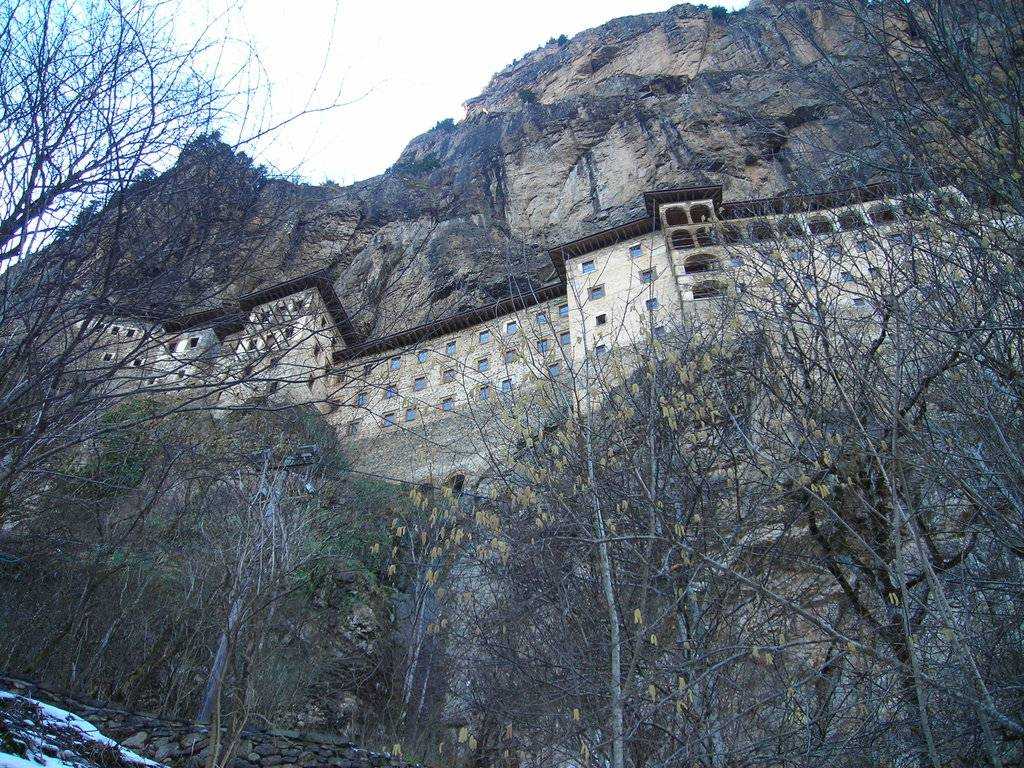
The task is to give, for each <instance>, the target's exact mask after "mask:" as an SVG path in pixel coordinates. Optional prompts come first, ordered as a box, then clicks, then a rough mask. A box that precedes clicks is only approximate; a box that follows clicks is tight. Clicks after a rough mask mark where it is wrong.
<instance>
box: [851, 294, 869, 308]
mask: <svg viewBox="0 0 1024 768" xmlns="http://www.w3.org/2000/svg"><path fill="white" fill-rule="evenodd" d="M865 304H867V302H866V301H865V300H864V297H863V296H858V297H857V298H855V299H854V300H853V306H855V307H863V306H864V305H865Z"/></svg>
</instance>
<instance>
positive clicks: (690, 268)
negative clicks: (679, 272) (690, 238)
mask: <svg viewBox="0 0 1024 768" xmlns="http://www.w3.org/2000/svg"><path fill="white" fill-rule="evenodd" d="M717 269H721V264H719V262H718V259H717V258H716V257H714V256H712V255H711V254H710V253H694V254H692V255H690V256H687V257H686V261H685V262H684V263H683V271H684V272H686V274H688V275H693V274H696V273H699V272H713V271H715V270H717Z"/></svg>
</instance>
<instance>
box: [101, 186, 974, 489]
mask: <svg viewBox="0 0 1024 768" xmlns="http://www.w3.org/2000/svg"><path fill="white" fill-rule="evenodd" d="M644 203H645V215H643V216H641V217H639V218H637V219H634V220H632V221H629V222H626V223H624V224H622V225H619V226H616V227H613V228H610V229H607V230H604V231H602V232H597V233H594V234H592V235H589V236H587V237H584V238H580V239H578V240H575V241H572V242H569V243H565V244H563V245H560V246H557V247H556V248H553V249H551V250H550V251H549V257H550V259H551V264H552V275H553V279H552V280H551V281H549V282H547V283H545V284H543V285H540V286H532V287H530V288H529V289H527V290H523V291H522V292H521V293H519V294H517V295H513V296H511V297H509V298H506V299H504V300H502V301H499V302H496V303H494V304H491V305H488V306H484V307H478V308H475V309H473V310H470V311H468V312H463V313H461V314H458V315H455V316H451V317H448V318H444V319H441V320H437V321H435V322H432V323H428V324H425V325H421V326H417V327H414V328H411V329H408V330H405V331H402V332H400V333H396V334H392V335H389V336H384V337H379V338H374V339H364V338H361V337H360V336H359V335H358V334H357V333H356V332H355V330H354V328H353V326H352V323H351V322H350V320H349V318H348V316H347V315H346V313H345V310H344V308H343V307H342V303H341V301H340V300H339V298H338V297H337V295H336V294H335V292H334V289H333V286H332V284H331V282H330V280H329V279H328V277H327V276H326V275H325V274H313V275H308V276H306V277H303V278H299V279H296V280H292V281H289V282H288V283H283V284H280V285H276V286H271V287H269V288H266V289H264V290H262V291H259V292H257V293H254V294H249V295H247V296H243V297H241V298H240V299H239V300H238V301H237V302H235V303H234V304H232V305H230V306H225V307H223V308H221V309H217V310H207V311H204V312H199V313H196V314H194V315H189V316H186V317H183V318H178V319H175V320H173V321H170V322H166V323H164V324H163V325H162V327H160V328H157V327H155V326H146V325H144V324H140V323H135V322H132V321H128V320H125V321H117V322H116V323H114V322H111V324H110V334H111V339H112V342H111V344H110V349H109V350H105V351H104V354H105V355H110V356H111V357H112V358H114V357H116V356H121V358H123V359H127V357H126V356H128V355H135V356H136V357H133V358H131V359H132V360H133V361H134V360H135V359H138V360H139V361H140V362H138V363H137V364H135V363H133V364H132V365H131V366H128V367H126V368H123V369H122V370H128V371H133V370H137V371H138V377H137V378H138V381H139V382H145V385H146V386H148V387H150V388H153V389H155V390H157V391H159V390H160V388H161V386H162V385H164V384H168V383H179V384H180V383H189V382H191V381H193V380H194V382H195V385H196V386H197V387H208V388H209V387H210V386H211V384H212V383H215V384H216V387H215V388H214V390H215V391H213V392H212V393H211V394H210V395H209V397H210V399H211V401H212V402H213V403H214V404H215V405H217V406H218V407H224V408H230V407H233V406H236V405H240V404H242V403H245V402H247V401H248V400H250V399H251V398H253V397H272V398H280V399H282V400H283V401H286V402H306V403H314V404H316V406H317V407H318V408H320V409H321V410H322V412H323V413H324V414H325V415H326V418H327V419H328V421H329V422H330V423H331V424H332V425H334V426H335V427H336V428H337V430H338V433H339V435H340V436H341V437H342V439H343V441H344V442H345V443H346V444H347V446H348V448H349V453H350V455H351V456H352V457H353V462H354V468H355V469H356V470H357V471H366V472H368V473H371V474H374V475H377V476H379V477H383V478H391V479H396V480H401V481H407V482H425V483H430V484H434V485H441V484H443V483H450V484H452V483H454V484H460V483H461V482H462V481H463V479H464V478H465V477H467V476H469V477H475V476H479V474H480V473H481V472H482V471H483V470H484V469H485V468H486V467H488V466H496V465H497V466H500V465H501V464H502V462H503V460H504V459H505V458H507V453H508V451H509V450H510V449H511V446H513V445H514V444H515V442H516V438H517V436H516V435H515V434H509V426H508V425H509V423H510V420H508V419H503V418H502V415H503V414H505V413H507V412H508V411H509V410H510V409H517V408H518V409H520V410H521V411H525V413H524V414H521V415H522V416H525V417H526V419H527V420H528V419H529V417H530V416H531V412H533V411H536V412H538V418H540V415H539V412H540V411H542V410H543V408H544V407H545V405H544V404H545V402H550V401H551V398H553V397H557V396H559V395H558V393H559V392H561V393H562V394H561V396H566V394H565V393H566V392H568V393H569V395H568V396H571V393H572V392H573V391H574V390H578V388H579V386H580V385H579V382H580V381H590V380H592V378H593V376H594V375H595V373H599V372H600V370H601V368H602V366H604V365H606V361H607V360H609V359H612V358H615V357H618V358H620V359H622V357H623V356H624V355H627V356H628V354H630V350H634V351H635V350H638V349H649V348H650V344H651V342H657V340H658V339H660V338H664V337H666V336H667V335H668V334H669V332H670V331H671V329H672V327H673V326H674V324H676V323H677V321H678V320H679V319H680V318H682V317H687V316H689V317H695V316H699V315H700V314H701V313H705V312H708V311H710V310H712V309H713V307H714V306H715V305H716V303H717V302H718V301H719V300H721V299H723V298H725V297H726V296H728V295H730V294H735V293H737V292H744V293H752V294H755V295H764V296H765V297H767V298H770V296H771V294H772V291H773V290H774V289H775V288H777V287H778V286H779V285H780V284H781V283H783V282H786V283H787V284H788V287H789V288H790V289H793V288H795V289H796V290H797V293H799V291H800V290H801V289H804V290H807V291H809V290H814V291H830V292H831V294H832V295H833V296H834V299H835V300H836V301H839V302H840V303H841V304H842V305H843V306H844V307H846V308H847V309H848V311H849V312H850V313H851V315H852V316H857V315H858V314H860V315H865V316H867V315H870V314H871V313H872V311H873V309H872V307H871V304H870V301H869V298H868V296H869V294H870V290H869V287H870V285H871V282H872V281H874V280H880V279H883V278H884V276H883V275H881V274H880V271H879V270H880V269H881V267H880V266H879V265H878V260H877V259H875V258H874V255H873V254H874V252H875V250H876V249H877V248H879V247H884V246H883V244H886V243H889V242H890V241H894V240H897V239H898V236H899V232H900V226H899V225H900V222H902V221H906V220H908V219H910V218H914V217H916V216H919V215H920V214H921V213H922V212H923V211H926V210H928V209H930V208H934V207H936V206H946V205H955V206H965V205H966V200H965V199H964V198H963V196H962V195H961V194H960V193H959V192H958V191H957V190H956V189H954V188H952V187H950V188H945V189H943V190H941V191H939V192H938V193H934V194H932V195H929V196H922V195H917V194H909V195H894V194H892V193H891V192H890V191H889V190H887V189H886V188H884V187H883V186H868V187H862V188H859V189H856V190H849V191H841V192H829V193H824V194H819V195H812V196H794V197H780V198H770V199H761V200H748V201H737V202H724V201H723V200H722V188H721V187H720V186H706V187H690V188H682V189H671V190H659V191H652V192H648V193H646V194H645V195H644ZM816 249H817V251H828V253H827V254H822V253H816ZM822 255H827V256H828V258H819V257H820V256H822ZM769 260H772V261H773V262H774V263H779V264H785V265H786V266H785V268H784V269H781V270H779V273H778V274H777V275H774V276H771V275H768V276H766V271H765V269H764V265H765V263H766V262H767V261H769ZM790 295H792V290H791V291H790ZM129 329H132V331H131V335H132V337H134V336H135V334H136V333H138V334H139V335H140V336H146V337H149V338H158V339H159V343H158V344H156V345H151V347H150V350H149V351H148V353H147V354H145V355H143V354H140V353H139V351H138V349H137V347H136V346H133V344H132V338H130V337H128V336H127V335H126V334H128V333H129ZM240 374H241V375H240ZM512 421H513V422H514V421H516V420H512ZM519 421H520V422H521V421H522V419H519Z"/></svg>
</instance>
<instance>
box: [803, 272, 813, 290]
mask: <svg viewBox="0 0 1024 768" xmlns="http://www.w3.org/2000/svg"><path fill="white" fill-rule="evenodd" d="M800 282H802V283H803V284H804V285H805V286H807V287H808V288H810V287H812V286H813V285H814V277H812V276H811V275H802V276H801V277H800Z"/></svg>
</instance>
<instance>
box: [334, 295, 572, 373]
mask: <svg viewBox="0 0 1024 768" xmlns="http://www.w3.org/2000/svg"><path fill="white" fill-rule="evenodd" d="M559 296H565V283H563V282H555V283H547V284H546V285H542V286H540V287H539V288H537V289H536V290H534V291H531V292H528V293H522V294H518V295H516V296H509V297H508V298H505V299H501V300H500V301H496V302H494V303H492V304H487V305H485V306H482V307H474V308H473V309H470V310H466V311H464V312H459V313H457V314H454V315H449V316H448V317H444V318H441V319H439V320H433V321H431V322H428V323H422V324H420V325H417V326H415V327H413V328H409V329H407V330H405V331H399V332H398V333H392V334H389V335H388V336H381V337H380V338H377V339H372V340H370V341H365V342H363V343H362V344H357V345H355V346H350V347H346V348H345V349H340V350H337V351H336V352H335V353H334V363H335V364H338V363H342V362H345V361H348V360H352V359H354V358H357V357H367V356H371V355H380V354H384V353H385V352H392V351H394V350H397V349H404V348H406V347H410V346H413V345H416V344H422V343H423V342H426V341H430V340H432V339H436V338H438V337H439V336H444V335H446V334H449V333H454V332H455V331H461V330H463V329H465V328H469V327H471V326H474V325H477V324H479V323H485V322H487V321H488V320H494V319H496V318H499V317H502V316H503V315H508V314H510V313H512V312H517V311H519V310H523V309H527V308H529V307H533V306H536V305H538V304H542V303H544V302H546V301H550V300H551V299H554V298H557V297H559Z"/></svg>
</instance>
